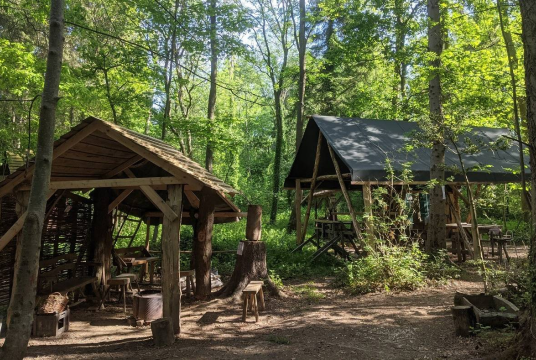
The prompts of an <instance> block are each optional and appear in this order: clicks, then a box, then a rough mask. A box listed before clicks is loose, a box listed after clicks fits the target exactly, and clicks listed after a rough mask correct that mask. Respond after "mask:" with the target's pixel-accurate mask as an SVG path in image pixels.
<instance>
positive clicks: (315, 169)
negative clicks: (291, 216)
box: [296, 130, 322, 245]
mask: <svg viewBox="0 0 536 360" xmlns="http://www.w3.org/2000/svg"><path fill="white" fill-rule="evenodd" d="M321 150H322V132H321V131H320V130H319V131H318V141H317V143H316V156H315V165H314V167H313V177H312V178H311V188H310V189H309V195H308V196H309V197H308V198H307V211H306V212H305V219H304V221H303V230H302V231H301V232H300V236H301V237H300V238H298V239H297V240H298V241H297V244H298V245H299V244H301V243H302V242H303V240H304V238H305V235H306V234H307V225H309V216H310V215H311V205H312V202H313V194H314V192H315V187H316V178H317V176H318V165H319V164H320V151H321ZM296 215H297V214H296Z"/></svg>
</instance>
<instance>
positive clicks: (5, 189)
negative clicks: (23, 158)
mask: <svg viewBox="0 0 536 360" xmlns="http://www.w3.org/2000/svg"><path fill="white" fill-rule="evenodd" d="M100 126H101V124H100V122H92V123H90V124H89V125H87V126H86V127H84V128H82V129H81V130H79V131H78V132H77V133H76V134H74V135H73V136H71V137H70V138H68V139H67V140H65V141H64V142H62V143H61V144H59V145H58V146H56V147H55V148H54V151H53V153H52V161H54V160H55V159H57V158H58V157H60V156H61V155H62V154H63V153H65V152H66V151H67V150H69V149H70V148H71V147H73V146H74V145H75V144H77V143H78V142H80V141H81V140H82V139H83V138H85V137H86V136H88V135H89V134H91V133H92V132H93V131H95V130H96V129H98V128H99V127H100ZM34 170H35V164H33V165H31V166H30V167H28V169H27V170H26V171H25V172H22V173H20V174H19V175H17V176H16V177H15V178H13V179H11V180H10V181H9V182H8V183H6V184H5V185H4V186H2V187H1V188H0V198H1V197H3V196H4V195H6V194H9V193H10V192H12V191H13V189H14V188H15V187H16V186H17V185H19V184H20V183H21V182H23V181H24V180H26V179H29V178H30V177H32V175H33V172H34Z"/></svg>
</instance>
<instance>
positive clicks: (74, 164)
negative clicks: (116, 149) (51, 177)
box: [53, 154, 117, 170]
mask: <svg viewBox="0 0 536 360" xmlns="http://www.w3.org/2000/svg"><path fill="white" fill-rule="evenodd" d="M100 159H102V157H98V158H93V159H92V160H81V159H71V158H66V157H65V154H63V156H60V157H59V158H57V159H56V161H55V162H54V164H53V166H64V167H69V168H80V169H87V168H92V169H101V170H110V169H113V168H114V167H115V166H116V163H117V160H116V162H115V163H110V162H101V161H99V160H100Z"/></svg>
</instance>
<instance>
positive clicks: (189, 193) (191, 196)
mask: <svg viewBox="0 0 536 360" xmlns="http://www.w3.org/2000/svg"><path fill="white" fill-rule="evenodd" d="M184 195H186V198H187V199H188V202H189V203H190V205H192V207H194V208H196V209H199V198H198V197H197V196H196V195H195V194H194V192H193V191H191V190H185V191H184Z"/></svg>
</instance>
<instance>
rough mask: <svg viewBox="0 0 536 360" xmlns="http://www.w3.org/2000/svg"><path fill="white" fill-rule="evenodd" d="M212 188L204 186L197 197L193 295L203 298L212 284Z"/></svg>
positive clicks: (214, 195)
mask: <svg viewBox="0 0 536 360" xmlns="http://www.w3.org/2000/svg"><path fill="white" fill-rule="evenodd" d="M216 196H217V195H216V194H215V192H214V190H212V189H210V188H208V187H206V186H205V187H204V188H203V189H202V190H201V196H200V198H199V200H200V203H199V213H198V219H197V231H196V232H195V235H196V236H195V238H194V254H193V255H194V257H195V259H194V266H195V283H196V287H195V297H196V298H197V299H201V300H204V299H206V298H207V297H208V296H210V293H211V290H212V284H211V281H210V267H211V258H212V230H213V227H214V210H215V203H214V199H215V197H216Z"/></svg>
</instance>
